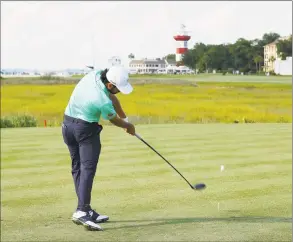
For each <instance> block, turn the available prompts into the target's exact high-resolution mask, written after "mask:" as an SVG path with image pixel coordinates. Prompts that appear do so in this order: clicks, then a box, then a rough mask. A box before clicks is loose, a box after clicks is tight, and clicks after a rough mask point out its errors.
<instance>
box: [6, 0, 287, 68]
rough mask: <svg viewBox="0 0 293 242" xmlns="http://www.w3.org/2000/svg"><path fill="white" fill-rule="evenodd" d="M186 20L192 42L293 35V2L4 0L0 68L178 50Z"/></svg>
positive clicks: (69, 64) (71, 64) (100, 63)
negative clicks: (176, 35)
mask: <svg viewBox="0 0 293 242" xmlns="http://www.w3.org/2000/svg"><path fill="white" fill-rule="evenodd" d="M181 24H184V25H185V26H186V28H187V30H188V31H190V32H189V34H190V35H191V40H190V41H189V42H188V47H192V46H193V45H194V44H195V43H196V42H203V43H205V44H221V43H232V42H235V41H236V40H237V39H238V38H241V37H243V38H246V39H255V38H262V35H263V34H264V33H268V32H277V33H279V34H280V35H281V36H287V35H290V34H291V33H292V2H290V1H286V2H281V1H275V2H272V1H267V2H265V1H259V2H257V1H246V2H236V1H234V2H231V1H226V2H224V1H222V2H221V1H218V2H211V1H208V2H199V1H186V2H184V1H170V2H167V1H162V2H160V1H150V2H147V1H142V2H139V1H137V2H134V1H131V2H127V1H119V2H115V1H97V2H95V1H88V2H85V1H80V2H79V1H64V2H62V1H58V2H57V1H56V2H54V1H48V2H46V1H45V2H43V1H42V2H21V1H19V2H13V1H1V68H28V69H44V70H51V69H65V68H85V66H86V65H92V64H94V65H95V67H96V68H104V67H106V66H108V64H109V61H108V60H109V59H110V58H111V57H112V56H119V57H120V58H121V60H122V64H124V65H127V63H128V61H129V60H128V57H127V56H128V55H129V54H130V53H133V54H134V55H135V57H136V58H158V57H163V56H165V55H167V54H172V53H173V54H174V53H175V50H176V42H175V40H174V39H173V35H174V34H176V32H177V31H178V30H179V29H180V26H181Z"/></svg>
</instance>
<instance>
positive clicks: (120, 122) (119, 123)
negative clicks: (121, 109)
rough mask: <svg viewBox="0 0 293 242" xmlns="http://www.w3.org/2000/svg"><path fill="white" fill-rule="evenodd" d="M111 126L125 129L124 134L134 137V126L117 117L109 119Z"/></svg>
mask: <svg viewBox="0 0 293 242" xmlns="http://www.w3.org/2000/svg"><path fill="white" fill-rule="evenodd" d="M109 121H110V122H111V123H112V124H114V125H115V126H117V127H120V128H124V129H126V132H127V133H129V134H131V135H135V128H134V125H133V124H131V123H128V122H126V121H124V120H123V119H121V118H119V117H117V115H115V117H114V118H111V119H110V120H109Z"/></svg>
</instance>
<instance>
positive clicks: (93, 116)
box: [65, 70, 116, 122]
mask: <svg viewBox="0 0 293 242" xmlns="http://www.w3.org/2000/svg"><path fill="white" fill-rule="evenodd" d="M100 74H101V71H97V70H95V71H91V72H89V73H88V74H87V75H85V76H84V77H83V78H82V79H81V80H80V81H79V83H78V84H77V85H76V87H75V88H74V90H73V92H72V94H71V97H70V100H69V102H68V105H67V107H66V109H65V114H66V115H67V116H70V117H73V118H78V119H82V120H84V121H87V122H99V121H100V117H101V116H102V118H103V119H105V120H110V119H112V118H114V117H115V116H116V112H115V109H114V107H113V104H112V101H111V99H110V98H109V95H110V93H109V91H108V90H107V88H106V87H105V85H104V84H103V83H102V81H101V80H100Z"/></svg>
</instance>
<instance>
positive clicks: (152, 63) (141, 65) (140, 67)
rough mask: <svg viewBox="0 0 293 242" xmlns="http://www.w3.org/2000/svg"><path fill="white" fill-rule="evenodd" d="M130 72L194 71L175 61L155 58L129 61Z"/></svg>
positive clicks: (175, 72)
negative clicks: (178, 65) (177, 64)
mask: <svg viewBox="0 0 293 242" xmlns="http://www.w3.org/2000/svg"><path fill="white" fill-rule="evenodd" d="M129 72H130V74H177V73H180V74H184V73H189V74H191V73H194V72H193V71H192V70H191V69H189V68H188V67H186V66H180V67H177V66H176V61H175V60H174V61H170V60H166V59H160V58H157V59H155V60H151V59H143V60H132V61H130V63H129Z"/></svg>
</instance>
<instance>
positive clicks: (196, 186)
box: [135, 134, 206, 190]
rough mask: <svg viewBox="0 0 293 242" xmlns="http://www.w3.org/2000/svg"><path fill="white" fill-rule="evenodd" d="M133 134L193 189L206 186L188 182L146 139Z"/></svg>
mask: <svg viewBox="0 0 293 242" xmlns="http://www.w3.org/2000/svg"><path fill="white" fill-rule="evenodd" d="M135 136H136V137H137V138H138V139H139V140H141V141H142V142H143V143H144V144H146V145H147V146H148V147H149V148H151V149H152V150H153V151H154V152H155V153H156V154H157V155H159V156H160V157H161V158H162V159H163V160H164V161H166V162H167V163H168V164H169V165H170V166H171V167H172V168H173V169H174V170H175V171H176V172H177V173H178V174H179V175H180V176H181V177H182V178H183V179H184V180H185V181H186V182H187V184H188V185H189V186H190V187H191V188H192V189H193V190H202V189H204V188H206V185H205V184H204V183H198V184H195V185H194V186H193V185H191V184H190V182H189V181H187V179H186V178H185V177H184V176H183V175H182V174H181V173H180V172H179V171H178V170H177V169H176V168H175V167H174V166H173V165H172V164H171V163H170V162H169V161H167V160H166V159H165V158H164V157H163V156H162V155H161V154H160V153H159V152H157V151H156V150H155V149H154V148H153V147H152V146H151V145H149V144H148V143H147V142H146V141H144V140H143V138H141V137H140V136H139V135H138V134H135Z"/></svg>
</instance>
